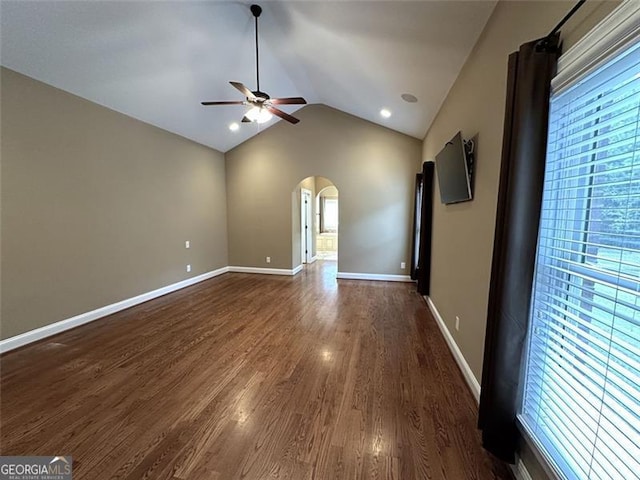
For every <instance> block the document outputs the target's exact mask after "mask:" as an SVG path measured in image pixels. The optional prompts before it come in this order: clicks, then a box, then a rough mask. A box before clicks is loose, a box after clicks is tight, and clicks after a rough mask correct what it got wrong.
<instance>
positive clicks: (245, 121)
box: [242, 115, 251, 123]
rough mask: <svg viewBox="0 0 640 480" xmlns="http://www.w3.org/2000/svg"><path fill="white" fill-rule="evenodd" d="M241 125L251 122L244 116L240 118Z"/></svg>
mask: <svg viewBox="0 0 640 480" xmlns="http://www.w3.org/2000/svg"><path fill="white" fill-rule="evenodd" d="M242 123H251V120H249V119H248V118H247V116H246V115H245V116H244V117H242Z"/></svg>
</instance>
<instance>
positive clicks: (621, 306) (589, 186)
mask: <svg viewBox="0 0 640 480" xmlns="http://www.w3.org/2000/svg"><path fill="white" fill-rule="evenodd" d="M530 320H531V321H530V331H529V337H528V338H529V340H528V351H527V360H526V374H525V379H524V391H523V404H522V412H521V416H520V420H521V422H522V423H523V424H524V425H525V427H526V429H527V430H528V431H529V432H530V433H531V435H532V436H533V437H534V440H536V441H537V443H538V444H539V445H540V446H542V448H543V450H544V452H545V453H546V455H547V456H548V457H549V458H550V460H551V463H552V464H553V465H554V467H555V469H556V471H557V472H558V473H559V474H560V475H561V476H564V477H565V478H568V479H620V480H631V479H640V43H636V44H635V45H631V46H630V45H627V46H626V47H625V49H624V50H622V51H618V52H616V54H615V58H613V59H609V61H608V62H606V63H604V64H602V65H600V66H599V67H598V68H597V69H596V70H595V71H592V72H591V73H589V74H588V75H586V76H584V77H583V78H581V79H579V80H578V81H577V83H574V84H573V85H572V86H570V87H568V88H565V89H564V90H563V91H562V92H561V93H559V94H554V95H553V96H552V99H551V110H550V119H549V137H548V146H547V163H546V171H545V182H544V194H543V204H542V211H541V220H540V233H539V239H538V251H537V258H536V273H535V279H534V289H533V293H532V307H531V319H530Z"/></svg>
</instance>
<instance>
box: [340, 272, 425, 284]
mask: <svg viewBox="0 0 640 480" xmlns="http://www.w3.org/2000/svg"><path fill="white" fill-rule="evenodd" d="M336 277H337V278H341V279H343V280H379V281H382V282H413V280H411V277H410V276H409V275H388V274H384V273H350V272H338V274H337V275H336Z"/></svg>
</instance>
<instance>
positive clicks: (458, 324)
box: [456, 315, 460, 331]
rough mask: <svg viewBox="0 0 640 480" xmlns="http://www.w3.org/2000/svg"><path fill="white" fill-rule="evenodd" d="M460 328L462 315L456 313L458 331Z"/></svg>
mask: <svg viewBox="0 0 640 480" xmlns="http://www.w3.org/2000/svg"><path fill="white" fill-rule="evenodd" d="M458 330H460V317H459V316H457V315H456V331H458Z"/></svg>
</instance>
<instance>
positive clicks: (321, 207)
mask: <svg viewBox="0 0 640 480" xmlns="http://www.w3.org/2000/svg"><path fill="white" fill-rule="evenodd" d="M293 199H294V205H293V212H292V213H293V237H292V238H293V252H292V253H293V259H294V265H296V264H303V265H304V264H310V263H313V262H315V261H316V260H322V261H329V262H332V261H333V262H337V260H338V212H339V208H338V189H337V188H336V186H335V185H334V183H333V182H332V181H331V180H329V179H328V178H325V177H320V176H313V177H307V178H305V179H304V180H302V181H301V182H300V183H299V184H298V185H297V187H296V189H295V191H294V192H293Z"/></svg>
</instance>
